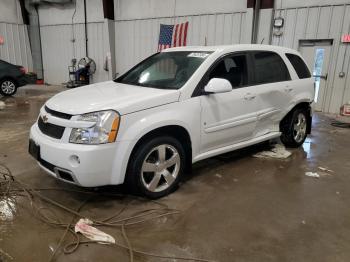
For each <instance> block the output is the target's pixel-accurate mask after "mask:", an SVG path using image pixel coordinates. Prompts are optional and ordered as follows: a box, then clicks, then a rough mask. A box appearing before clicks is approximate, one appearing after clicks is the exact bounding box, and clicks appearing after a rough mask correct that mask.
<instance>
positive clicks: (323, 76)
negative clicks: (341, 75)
mask: <svg viewBox="0 0 350 262" xmlns="http://www.w3.org/2000/svg"><path fill="white" fill-rule="evenodd" d="M313 77H315V78H316V77H319V78H321V79H324V80H327V77H328V74H325V75H313Z"/></svg>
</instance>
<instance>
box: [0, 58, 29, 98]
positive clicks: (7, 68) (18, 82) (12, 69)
mask: <svg viewBox="0 0 350 262" xmlns="http://www.w3.org/2000/svg"><path fill="white" fill-rule="evenodd" d="M26 83H27V80H26V69H25V68H24V67H23V66H17V65H13V64H10V63H8V62H5V61H3V60H0V94H1V95H3V96H12V95H14V94H15V93H16V92H17V88H18V87H20V86H24V85H25V84H26Z"/></svg>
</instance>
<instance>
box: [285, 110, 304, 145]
mask: <svg viewBox="0 0 350 262" xmlns="http://www.w3.org/2000/svg"><path fill="white" fill-rule="evenodd" d="M308 125H309V121H308V110H306V109H303V108H299V109H295V110H294V111H293V112H291V113H290V114H289V115H288V116H287V117H286V118H285V119H284V120H283V122H282V124H281V131H282V135H281V141H282V143H283V144H284V145H285V146H287V147H299V146H301V145H302V144H303V143H304V141H305V139H306V136H307V130H309V126H308Z"/></svg>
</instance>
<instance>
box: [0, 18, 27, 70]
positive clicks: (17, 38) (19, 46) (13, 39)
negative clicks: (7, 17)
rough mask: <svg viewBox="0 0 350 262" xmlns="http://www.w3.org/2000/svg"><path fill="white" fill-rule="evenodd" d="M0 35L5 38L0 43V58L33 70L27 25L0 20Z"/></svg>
mask: <svg viewBox="0 0 350 262" xmlns="http://www.w3.org/2000/svg"><path fill="white" fill-rule="evenodd" d="M0 35H1V36H3V37H4V40H5V42H4V44H3V45H0V59H2V60H5V61H7V62H10V63H13V64H16V65H23V66H24V67H26V68H28V70H29V71H31V70H33V62H32V55H31V51H30V43H29V38H28V30H27V26H26V25H23V24H11V23H2V22H0Z"/></svg>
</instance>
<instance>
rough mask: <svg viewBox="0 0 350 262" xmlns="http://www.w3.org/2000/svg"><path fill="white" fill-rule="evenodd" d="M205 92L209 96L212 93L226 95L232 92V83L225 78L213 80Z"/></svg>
mask: <svg viewBox="0 0 350 262" xmlns="http://www.w3.org/2000/svg"><path fill="white" fill-rule="evenodd" d="M204 91H205V92H206V93H207V94H211V93H214V94H215V93H226V92H231V91H232V85H231V83H230V82H229V81H228V80H226V79H224V78H212V79H210V80H209V82H208V84H207V85H206V86H205V87H204Z"/></svg>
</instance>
